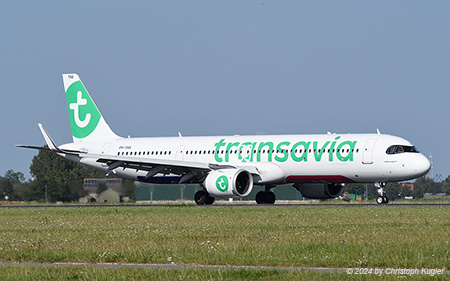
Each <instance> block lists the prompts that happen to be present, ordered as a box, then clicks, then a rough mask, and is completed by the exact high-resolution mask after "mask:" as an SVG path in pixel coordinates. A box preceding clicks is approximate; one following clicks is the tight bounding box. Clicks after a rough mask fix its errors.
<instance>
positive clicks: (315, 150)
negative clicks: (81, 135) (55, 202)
mask: <svg viewBox="0 0 450 281" xmlns="http://www.w3.org/2000/svg"><path fill="white" fill-rule="evenodd" d="M392 145H404V146H412V145H411V143H410V142H408V141H406V140H405V139H402V138H399V137H395V136H390V135H382V134H327V135H258V136H215V137H168V138H120V139H116V140H111V141H107V142H76V143H70V144H66V145H63V146H61V148H62V149H73V150H84V151H86V152H87V153H86V154H80V158H77V157H75V156H67V157H68V158H70V159H71V160H75V161H77V162H80V163H82V164H85V165H88V166H90V167H93V168H96V169H100V170H102V171H105V172H107V171H108V169H107V166H106V165H104V164H103V163H98V162H97V160H98V159H99V158H101V157H102V156H108V158H111V157H113V158H117V159H118V160H120V159H128V160H129V159H133V160H134V161H136V162H140V161H142V162H149V161H150V160H151V161H154V160H160V161H166V162H167V163H170V161H174V162H176V163H181V162H186V163H189V165H191V164H192V163H207V164H210V165H221V166H233V167H239V168H243V169H246V167H248V169H249V170H251V169H255V168H256V170H257V172H258V174H259V177H257V178H256V179H255V184H259V185H264V184H284V183H319V182H323V183H351V182H367V183H368V182H392V181H402V180H408V179H413V178H417V177H420V176H422V175H424V174H426V173H427V172H428V171H429V169H430V162H429V161H428V159H427V158H426V157H425V156H423V155H422V154H420V153H410V152H405V153H398V154H388V153H387V152H386V150H387V149H388V148H389V147H390V146H392ZM250 172H251V171H250ZM114 173H115V174H116V175H117V176H120V177H125V178H130V179H133V180H140V181H147V180H148V179H147V178H145V177H146V174H147V172H146V171H142V170H136V169H130V168H123V169H122V168H119V169H116V170H114ZM173 176H174V175H170V174H169V175H163V174H157V175H155V176H154V177H152V181H150V182H168V181H165V180H164V178H165V177H166V178H167V179H173V182H176V181H177V178H176V177H173Z"/></svg>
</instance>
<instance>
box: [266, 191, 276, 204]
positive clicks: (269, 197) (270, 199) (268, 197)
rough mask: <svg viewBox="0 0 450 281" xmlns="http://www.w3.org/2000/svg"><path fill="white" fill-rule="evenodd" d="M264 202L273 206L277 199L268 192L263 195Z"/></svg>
mask: <svg viewBox="0 0 450 281" xmlns="http://www.w3.org/2000/svg"><path fill="white" fill-rule="evenodd" d="M265 197H266V198H265V199H266V200H265V201H266V203H267V204H275V201H276V200H277V198H276V197H275V193H273V192H271V191H269V192H267V193H266V194H265Z"/></svg>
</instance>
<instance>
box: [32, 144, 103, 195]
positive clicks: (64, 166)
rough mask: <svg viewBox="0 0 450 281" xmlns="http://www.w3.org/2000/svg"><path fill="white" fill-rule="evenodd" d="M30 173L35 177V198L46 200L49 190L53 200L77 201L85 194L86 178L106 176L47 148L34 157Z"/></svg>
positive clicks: (33, 189) (33, 191) (33, 190)
mask: <svg viewBox="0 0 450 281" xmlns="http://www.w3.org/2000/svg"><path fill="white" fill-rule="evenodd" d="M30 173H31V175H32V176H33V177H34V178H35V179H34V181H33V183H32V185H31V186H30V188H31V191H32V196H31V198H32V199H33V200H44V199H45V195H46V190H47V197H48V200H49V201H51V202H56V201H63V202H71V201H77V200H78V199H79V198H80V197H81V196H83V195H84V194H85V192H84V190H83V179H84V178H104V177H105V175H104V174H103V173H102V172H100V171H97V170H94V169H91V168H88V167H85V166H82V165H80V164H78V163H75V162H72V161H70V160H67V159H65V158H63V157H60V156H58V155H56V154H55V153H53V152H51V151H47V150H40V151H39V153H38V155H36V156H35V157H33V160H32V163H31V166H30Z"/></svg>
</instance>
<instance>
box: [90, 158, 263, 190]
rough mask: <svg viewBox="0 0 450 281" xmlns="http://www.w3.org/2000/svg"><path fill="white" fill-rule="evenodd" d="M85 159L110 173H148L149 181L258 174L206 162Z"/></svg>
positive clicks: (251, 169) (246, 167) (250, 170)
mask: <svg viewBox="0 0 450 281" xmlns="http://www.w3.org/2000/svg"><path fill="white" fill-rule="evenodd" d="M83 158H96V159H97V160H96V162H98V163H103V164H104V165H105V167H107V169H108V172H113V173H114V170H115V169H120V168H122V169H125V168H129V169H136V171H146V172H147V175H146V176H145V179H149V178H151V177H153V176H155V175H157V174H164V175H170V174H172V175H178V176H180V181H179V183H186V182H201V181H202V180H203V179H204V177H206V175H207V174H208V173H209V172H210V171H211V170H220V169H231V168H234V169H236V168H238V169H244V170H247V171H249V172H250V173H252V174H258V171H257V169H256V168H255V167H253V166H242V167H241V166H240V167H236V166H231V165H217V164H210V163H204V162H189V161H177V160H163V159H149V158H135V157H121V156H106V157H105V155H93V154H85V155H83Z"/></svg>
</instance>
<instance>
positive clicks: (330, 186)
mask: <svg viewBox="0 0 450 281" xmlns="http://www.w3.org/2000/svg"><path fill="white" fill-rule="evenodd" d="M294 187H295V188H296V189H297V190H298V191H299V192H300V193H301V194H302V195H303V197H305V198H310V199H330V198H336V197H338V196H340V195H341V194H342V192H343V191H344V185H343V184H334V183H297V184H294Z"/></svg>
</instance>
